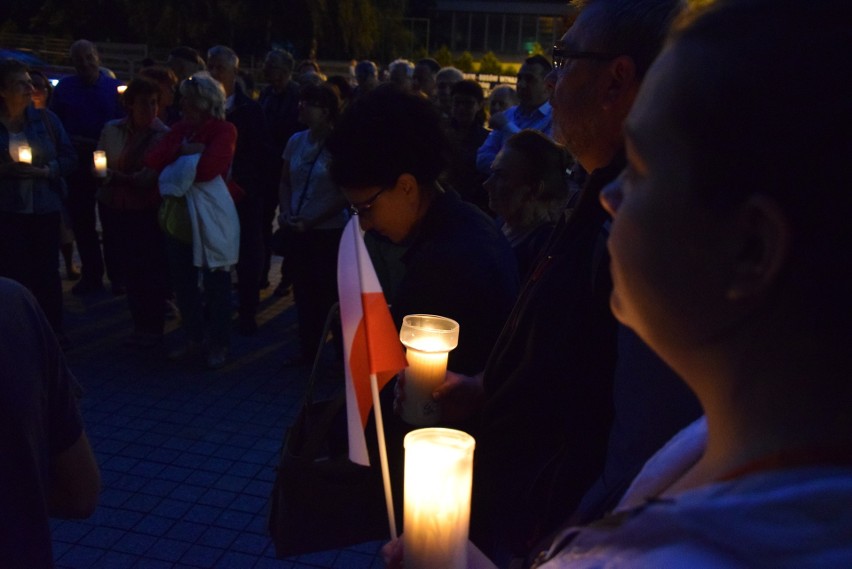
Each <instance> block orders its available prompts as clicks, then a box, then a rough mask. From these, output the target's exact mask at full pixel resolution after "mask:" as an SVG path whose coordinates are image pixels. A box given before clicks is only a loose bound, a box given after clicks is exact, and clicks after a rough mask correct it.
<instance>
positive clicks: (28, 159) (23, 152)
mask: <svg viewBox="0 0 852 569" xmlns="http://www.w3.org/2000/svg"><path fill="white" fill-rule="evenodd" d="M18 162H23V163H24V164H32V163H33V149H32V148H30V147H29V146H26V145H23V146H19V147H18Z"/></svg>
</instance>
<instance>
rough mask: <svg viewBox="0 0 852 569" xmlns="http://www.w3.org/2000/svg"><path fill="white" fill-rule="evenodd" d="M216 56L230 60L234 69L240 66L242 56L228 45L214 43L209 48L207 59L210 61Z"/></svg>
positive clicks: (229, 62)
mask: <svg viewBox="0 0 852 569" xmlns="http://www.w3.org/2000/svg"><path fill="white" fill-rule="evenodd" d="M214 57H221V58H223V59H224V60H225V61H227V62H228V64H229V65H231V66H232V67H233V68H234V69H239V68H240V58H239V56H237V52H235V51H234V50H233V49H231V48H230V47H228V46H226V45H214V46H213V47H211V48H210V49H208V50H207V61H210V60H211V59H213V58H214Z"/></svg>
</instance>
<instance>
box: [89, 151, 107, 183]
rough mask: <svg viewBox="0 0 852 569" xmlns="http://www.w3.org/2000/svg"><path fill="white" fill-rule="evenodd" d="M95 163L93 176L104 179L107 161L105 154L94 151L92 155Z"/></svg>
mask: <svg viewBox="0 0 852 569" xmlns="http://www.w3.org/2000/svg"><path fill="white" fill-rule="evenodd" d="M92 158H93V159H94V161H95V176H97V177H98V178H106V175H107V159H106V152H104V151H103V150H95V151H94V153H93V154H92Z"/></svg>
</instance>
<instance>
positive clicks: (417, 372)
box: [399, 314, 459, 426]
mask: <svg viewBox="0 0 852 569" xmlns="http://www.w3.org/2000/svg"><path fill="white" fill-rule="evenodd" d="M399 339H400V341H401V342H402V343H403V345H404V346H405V347H406V352H405V357H406V359H407V360H408V368H406V370H405V401H403V403H402V413H401V415H402V419H403V420H404V421H405V422H406V423H409V424H411V425H418V426H429V425H435V424H436V423H437V422H438V420H439V419H440V418H441V413H440V409H439V407H438V403H437V402H436V401H435V400H434V399H433V398H432V392H433V391H434V390H435V388H436V387H438V386H439V385H441V383H443V381H444V378H445V377H446V375H447V358H448V357H449V353H450V350H452V349H454V348H455V347H456V346H457V345H458V342H459V324H458V322H456V321H455V320H451V319H449V318H444V317H443V316H432V315H429V314H411V315H408V316H406V317H405V318H403V320H402V328H401V329H400V332H399Z"/></svg>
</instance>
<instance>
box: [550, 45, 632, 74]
mask: <svg viewBox="0 0 852 569" xmlns="http://www.w3.org/2000/svg"><path fill="white" fill-rule="evenodd" d="M616 57H618V54H615V53H603V52H600V51H577V50H574V49H569V48H567V47H565V46H564V45H562V44H559V43H557V44H556V45H554V46H553V68H554V69H562V68H563V67H565V64H566V63H567V62H568V60H569V59H591V60H592V61H612V60H613V59H615V58H616Z"/></svg>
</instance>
